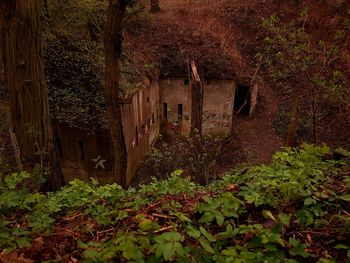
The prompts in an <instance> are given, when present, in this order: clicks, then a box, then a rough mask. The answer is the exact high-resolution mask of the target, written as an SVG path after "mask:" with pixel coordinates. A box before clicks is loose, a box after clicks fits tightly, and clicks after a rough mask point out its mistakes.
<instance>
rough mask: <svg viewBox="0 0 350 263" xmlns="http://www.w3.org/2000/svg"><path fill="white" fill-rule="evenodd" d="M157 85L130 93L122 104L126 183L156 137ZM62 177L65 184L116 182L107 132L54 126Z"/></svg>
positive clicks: (157, 120)
mask: <svg viewBox="0 0 350 263" xmlns="http://www.w3.org/2000/svg"><path fill="white" fill-rule="evenodd" d="M159 112H160V110H159V85H158V83H152V84H149V85H148V86H146V87H144V88H142V89H140V90H138V91H137V92H135V93H134V94H132V95H131V96H130V97H129V98H128V99H127V100H126V101H125V103H124V104H123V105H122V117H123V126H124V135H125V142H126V147H127V152H128V170H127V183H129V182H130V180H131V179H132V176H133V175H134V173H135V171H136V169H137V168H138V166H139V165H140V163H141V161H142V160H143V158H144V156H145V155H146V154H147V153H148V151H149V148H150V146H151V145H152V143H153V142H154V141H155V140H156V138H157V137H158V134H159V127H160V116H159ZM58 137H59V144H60V145H61V146H60V148H61V161H62V168H63V174H64V177H65V179H66V180H67V181H70V180H73V179H74V178H79V179H81V180H89V178H90V177H94V178H96V179H98V181H99V182H101V183H110V182H115V181H117V180H116V179H115V178H113V177H112V174H111V171H112V149H111V142H110V137H109V133H108V132H107V131H104V132H97V133H95V134H88V133H87V131H85V130H80V129H77V128H70V127H67V126H65V125H60V126H59V127H58Z"/></svg>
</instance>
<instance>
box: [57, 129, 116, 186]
mask: <svg viewBox="0 0 350 263" xmlns="http://www.w3.org/2000/svg"><path fill="white" fill-rule="evenodd" d="M57 133H58V138H59V140H58V146H59V148H60V149H59V151H60V156H61V165H62V170H63V174H64V177H65V179H66V181H70V180H73V179H74V178H78V179H80V180H85V181H87V180H89V179H90V177H94V178H96V179H98V181H99V182H101V183H109V182H113V181H116V180H114V178H112V174H111V170H112V166H111V164H112V159H111V157H112V154H111V147H110V145H111V143H110V139H109V134H108V133H107V132H97V133H95V134H88V133H87V132H86V131H85V130H80V129H77V128H70V127H68V126H65V125H60V126H59V127H58V128H57Z"/></svg>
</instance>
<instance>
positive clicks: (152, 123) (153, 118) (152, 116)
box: [152, 112, 154, 124]
mask: <svg viewBox="0 0 350 263" xmlns="http://www.w3.org/2000/svg"><path fill="white" fill-rule="evenodd" d="M152 124H154V112H152Z"/></svg>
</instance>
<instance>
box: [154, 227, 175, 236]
mask: <svg viewBox="0 0 350 263" xmlns="http://www.w3.org/2000/svg"><path fill="white" fill-rule="evenodd" d="M172 228H173V226H166V227H162V228H161V229H158V230H156V231H154V232H153V233H154V234H156V233H159V232H163V231H165V230H169V229H172Z"/></svg>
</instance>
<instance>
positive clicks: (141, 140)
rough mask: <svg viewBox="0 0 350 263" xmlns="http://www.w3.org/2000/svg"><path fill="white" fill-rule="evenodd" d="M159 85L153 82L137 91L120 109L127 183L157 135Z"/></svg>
mask: <svg viewBox="0 0 350 263" xmlns="http://www.w3.org/2000/svg"><path fill="white" fill-rule="evenodd" d="M159 99H160V98H159V85H158V83H156V82H154V83H152V84H151V85H149V86H148V87H145V88H143V89H140V90H138V91H137V92H136V93H134V94H133V95H132V97H131V98H130V99H129V100H128V101H127V102H126V104H124V105H123V107H122V114H123V123H124V134H125V141H126V147H127V152H128V171H127V183H129V182H130V181H131V179H132V176H133V175H134V174H135V172H136V170H137V168H138V167H139V165H140V163H141V162H142V160H143V158H144V157H145V155H146V154H147V153H148V151H149V148H150V146H151V145H152V144H153V142H154V141H155V140H156V138H157V137H158V135H159V127H160V117H159V112H160V110H159V108H160V106H159Z"/></svg>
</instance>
